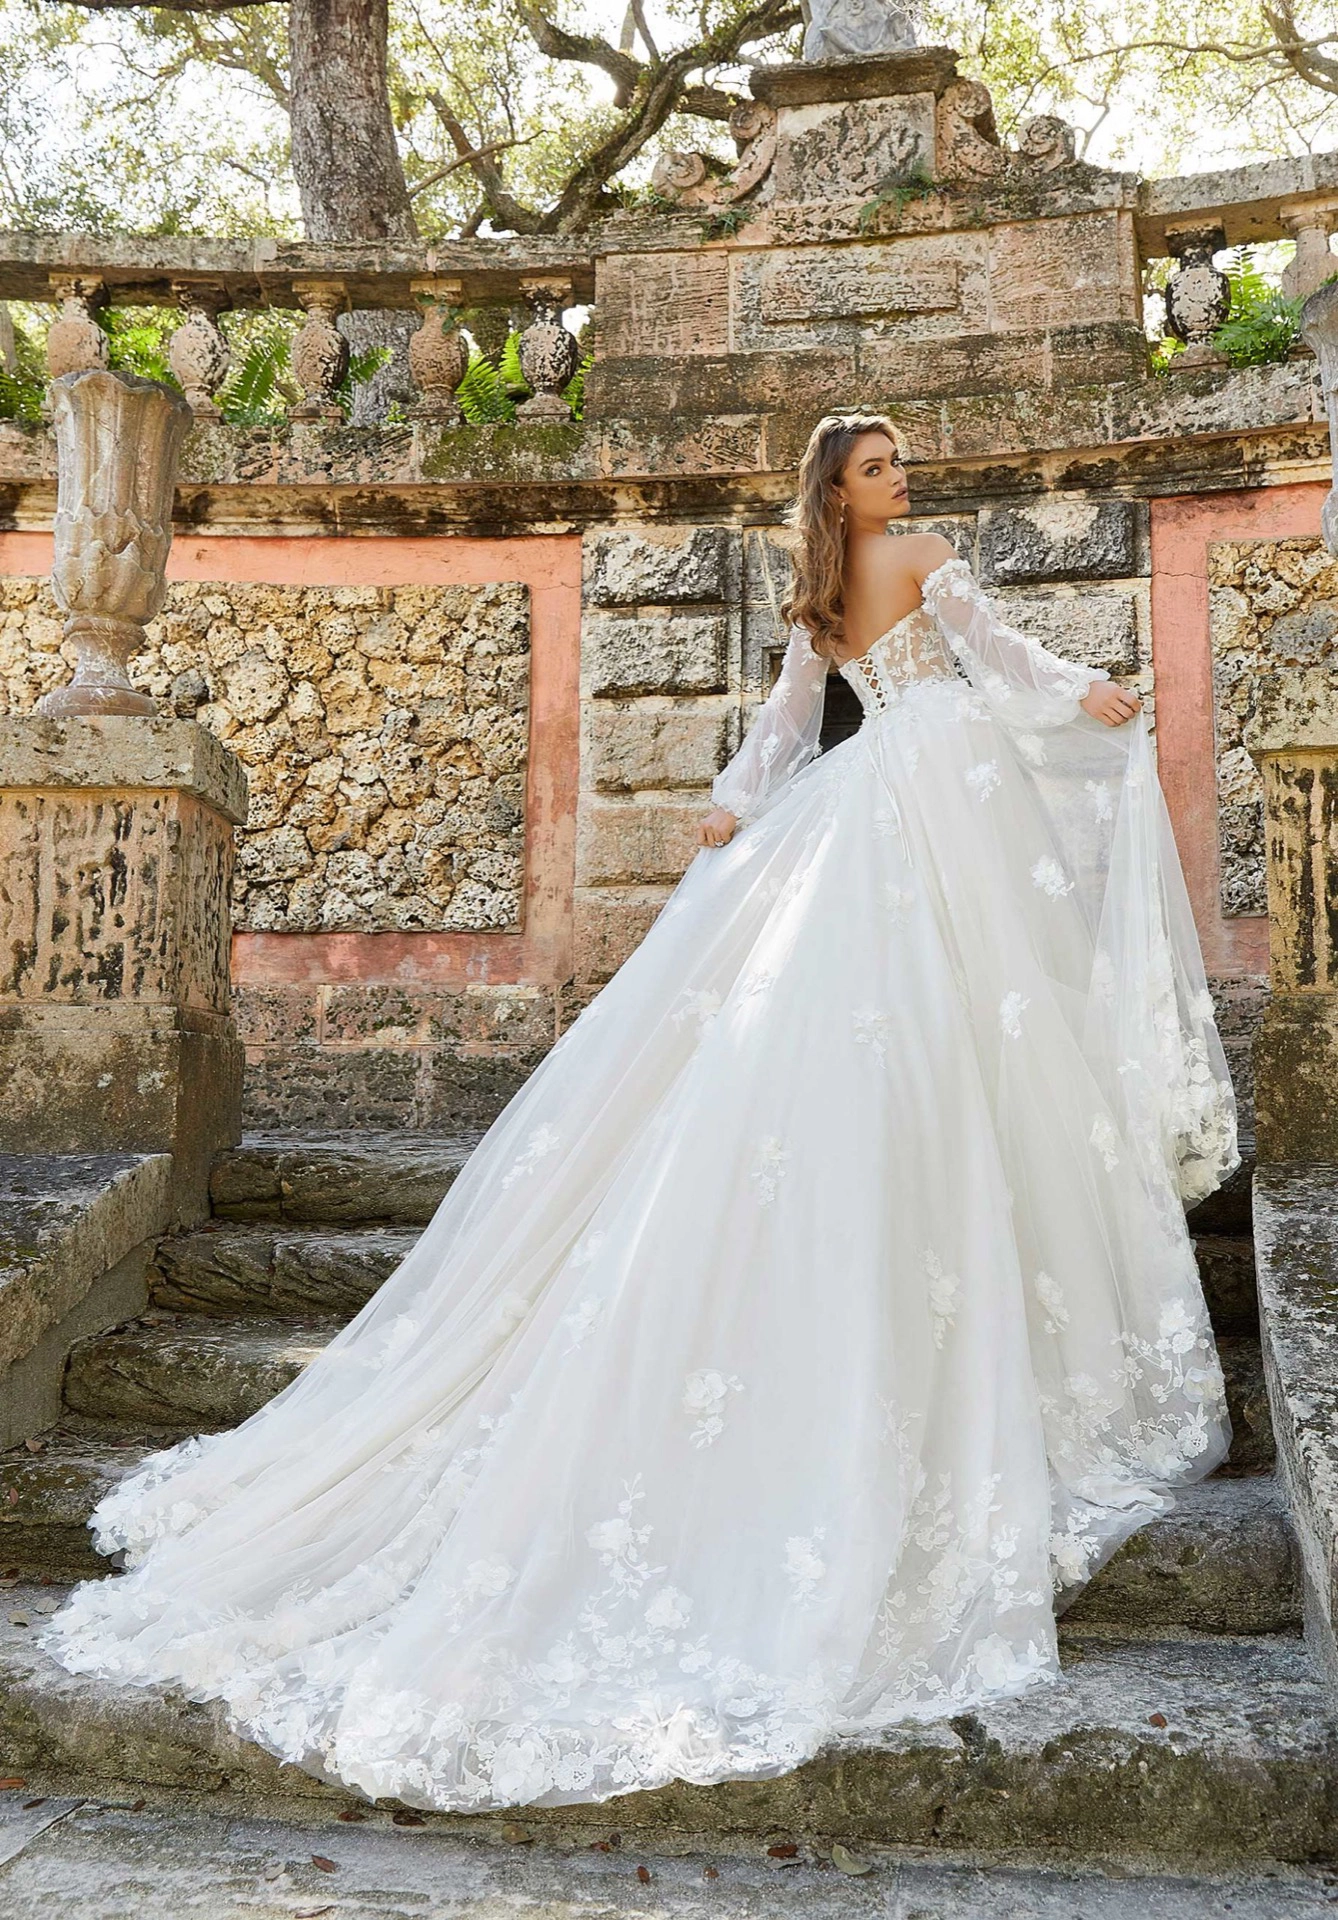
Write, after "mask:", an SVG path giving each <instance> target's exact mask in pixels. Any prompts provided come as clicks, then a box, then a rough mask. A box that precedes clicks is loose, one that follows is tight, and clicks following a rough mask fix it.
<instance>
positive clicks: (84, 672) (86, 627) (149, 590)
mask: <svg viewBox="0 0 1338 1920" xmlns="http://www.w3.org/2000/svg"><path fill="white" fill-rule="evenodd" d="M51 404H52V416H53V423H54V426H55V433H56V462H57V476H58V478H57V496H56V520H55V559H54V563H53V565H52V569H51V584H52V588H53V591H54V593H55V596H56V601H57V604H58V605H59V606H61V607H62V608H63V609H64V610H65V612H66V613H67V615H68V616H69V617H68V619H67V620H66V622H65V638H66V639H67V640H69V641H72V642H73V644H74V646H75V648H76V650H77V653H78V663H77V665H76V667H75V673H74V679H73V680H72V681H71V682H70V684H69V685H68V686H65V687H58V688H57V689H56V690H55V692H54V693H49V694H47V696H46V698H45V699H44V700H43V701H42V702H41V703H40V705H39V708H38V711H39V712H40V713H42V714H46V715H51V716H56V717H60V718H64V717H67V716H69V715H76V714H103V713H138V714H151V713H153V712H154V711H155V708H154V704H153V702H152V700H150V699H148V698H147V696H146V695H144V694H142V693H136V691H135V689H134V688H133V687H132V686H131V684H130V680H129V677H128V675H127V672H126V667H127V664H128V662H129V660H130V657H131V655H132V654H133V653H135V652H137V651H138V649H139V648H140V646H141V645H142V644H143V640H144V627H145V623H146V622H147V621H149V620H152V618H153V617H154V615H155V614H156V613H157V612H158V611H159V609H160V608H161V606H162V603H163V594H164V592H165V591H166V586H165V569H166V566H167V554H168V549H169V548H170V546H171V544H172V492H173V485H174V482H175V478H176V464H177V457H178V454H179V453H180V450H181V443H182V441H183V439H184V438H185V436H186V433H187V431H188V429H189V427H190V421H191V413H190V408H189V407H188V406H187V404H186V402H185V401H184V400H183V399H182V398H181V396H180V394H177V393H173V392H172V391H171V389H170V388H169V387H165V386H162V385H160V383H159V382H158V381H156V380H141V379H139V378H138V377H137V376H136V375H134V374H130V373H112V372H109V371H107V370H105V369H96V370H94V371H92V372H87V371H86V372H80V373H67V374H62V375H61V377H60V378H59V379H58V380H54V381H53V382H52V385H51Z"/></svg>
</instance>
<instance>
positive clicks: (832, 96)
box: [748, 47, 957, 107]
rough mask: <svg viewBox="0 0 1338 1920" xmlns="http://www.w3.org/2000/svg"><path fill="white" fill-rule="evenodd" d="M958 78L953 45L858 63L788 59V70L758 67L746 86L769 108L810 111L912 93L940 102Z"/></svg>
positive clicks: (870, 57)
mask: <svg viewBox="0 0 1338 1920" xmlns="http://www.w3.org/2000/svg"><path fill="white" fill-rule="evenodd" d="M956 78H957V55H956V54H955V53H954V52H953V50H952V48H951V47H912V48H908V49H907V51H906V52H904V53H873V54H867V55H865V56H864V57H863V58H862V59H859V60H814V61H808V60H788V61H786V63H785V65H784V66H775V67H754V68H753V69H752V70H751V72H750V73H749V75H748V85H749V87H750V88H751V89H752V95H753V98H754V100H765V101H766V103H767V105H768V106H769V107H812V106H826V105H828V104H829V103H831V102H834V101H837V100H889V99H894V98H896V97H897V96H898V95H900V94H908V93H932V94H933V95H934V97H935V98H936V99H937V97H938V96H939V94H941V93H944V92H946V91H947V89H948V88H949V87H950V86H951V85H952V83H953V81H954V80H955V79H956Z"/></svg>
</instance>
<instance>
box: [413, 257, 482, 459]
mask: <svg viewBox="0 0 1338 1920" xmlns="http://www.w3.org/2000/svg"><path fill="white" fill-rule="evenodd" d="M413 293H414V298H415V299H416V300H419V301H421V302H422V303H423V324H422V325H421V326H420V327H419V329H418V331H417V333H415V334H414V336H413V338H412V339H411V340H410V342H409V371H410V373H411V374H412V375H413V381H414V385H415V386H416V387H417V389H418V396H419V397H418V400H417V402H416V403H415V405H414V409H413V411H414V416H415V418H416V419H419V420H431V421H434V422H436V423H437V424H438V425H441V426H453V425H454V424H455V423H456V422H457V421H459V420H462V419H463V418H464V415H463V414H462V413H461V411H460V403H459V401H458V400H457V399H456V397H455V389H456V388H457V387H458V386H459V384H460V382H461V381H462V380H463V379H464V377H465V368H466V367H467V366H468V365H469V345H468V342H467V341H466V339H465V336H464V334H463V333H462V332H461V331H460V328H459V326H458V325H457V324H456V315H457V313H458V312H459V308H460V303H461V301H462V299H463V297H464V288H463V284H462V283H461V282H460V281H459V280H415V281H414V283H413Z"/></svg>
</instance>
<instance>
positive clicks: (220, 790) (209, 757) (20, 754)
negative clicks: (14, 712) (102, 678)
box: [0, 714, 246, 827]
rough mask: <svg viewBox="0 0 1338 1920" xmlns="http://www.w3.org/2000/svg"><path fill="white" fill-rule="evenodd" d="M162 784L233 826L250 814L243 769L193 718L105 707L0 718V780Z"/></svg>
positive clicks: (9, 783)
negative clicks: (103, 710) (104, 710)
mask: <svg viewBox="0 0 1338 1920" xmlns="http://www.w3.org/2000/svg"><path fill="white" fill-rule="evenodd" d="M16 787H17V788H34V789H42V788H50V787H82V788H96V789H99V790H101V789H106V788H113V789H118V788H119V789H131V790H137V789H143V788H150V789H154V790H157V789H164V790H171V791H173V792H182V793H189V794H193V795H194V796H195V798H196V799H198V800H201V801H203V802H204V804H205V805H206V806H208V807H212V808H213V809H214V811H215V812H216V813H221V814H222V815H223V818H224V819H225V820H229V821H231V823H232V824H233V826H238V827H239V826H241V825H243V823H244V822H245V820H246V775H245V774H244V773H243V772H242V769H241V766H240V764H239V763H238V761H237V759H236V758H235V756H234V755H233V754H231V753H229V752H228V750H227V748H226V747H225V746H224V745H223V744H222V742H221V741H219V740H218V739H216V738H215V736H214V735H213V734H212V733H210V732H209V731H208V729H207V728H205V727H201V726H198V725H197V724H196V723H195V721H193V720H175V719H171V718H168V717H166V716H163V715H160V716H158V717H156V718H145V719H141V718H139V717H138V716H131V715H126V714H100V715H98V716H96V717H92V716H90V717H89V718H86V719H71V720H44V719H42V718H41V717H40V716H39V715H36V714H28V715H24V716H21V717H19V718H16V719H15V718H9V719H3V718H0V788H16Z"/></svg>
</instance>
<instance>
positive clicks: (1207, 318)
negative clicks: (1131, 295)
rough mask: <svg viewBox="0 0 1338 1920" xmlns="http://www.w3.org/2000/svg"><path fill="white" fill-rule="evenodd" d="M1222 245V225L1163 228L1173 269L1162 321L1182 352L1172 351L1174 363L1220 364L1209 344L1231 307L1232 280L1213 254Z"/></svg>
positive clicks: (1188, 365)
mask: <svg viewBox="0 0 1338 1920" xmlns="http://www.w3.org/2000/svg"><path fill="white" fill-rule="evenodd" d="M1225 245H1226V235H1225V233H1224V232H1223V231H1222V229H1221V227H1220V226H1199V227H1181V228H1179V229H1176V230H1171V229H1168V230H1167V234H1166V248H1167V251H1168V252H1169V253H1170V254H1171V255H1172V256H1173V257H1174V259H1175V263H1176V270H1175V272H1174V273H1173V274H1172V275H1171V278H1170V280H1169V281H1168V283H1167V287H1166V325H1167V327H1168V329H1169V330H1170V332H1171V333H1173V334H1174V335H1175V338H1176V339H1177V340H1183V341H1184V343H1185V351H1184V352H1183V353H1178V354H1176V355H1175V357H1174V358H1173V360H1172V361H1171V365H1172V366H1173V367H1179V368H1184V369H1185V370H1186V371H1188V370H1189V369H1190V368H1192V367H1213V366H1220V365H1223V364H1224V361H1223V358H1222V355H1221V354H1219V353H1218V352H1217V350H1216V349H1215V348H1214V346H1213V344H1212V338H1213V335H1214V334H1215V333H1216V331H1217V329H1218V328H1219V327H1220V326H1221V324H1222V322H1223V321H1224V320H1225V319H1226V317H1227V314H1228V313H1229V312H1230V310H1231V283H1230V281H1229V280H1228V279H1227V277H1226V275H1225V274H1224V273H1223V272H1222V271H1221V270H1220V268H1218V267H1215V266H1214V265H1213V255H1214V254H1215V253H1218V252H1220V250H1221V249H1222V248H1223V247H1224V246H1225Z"/></svg>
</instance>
